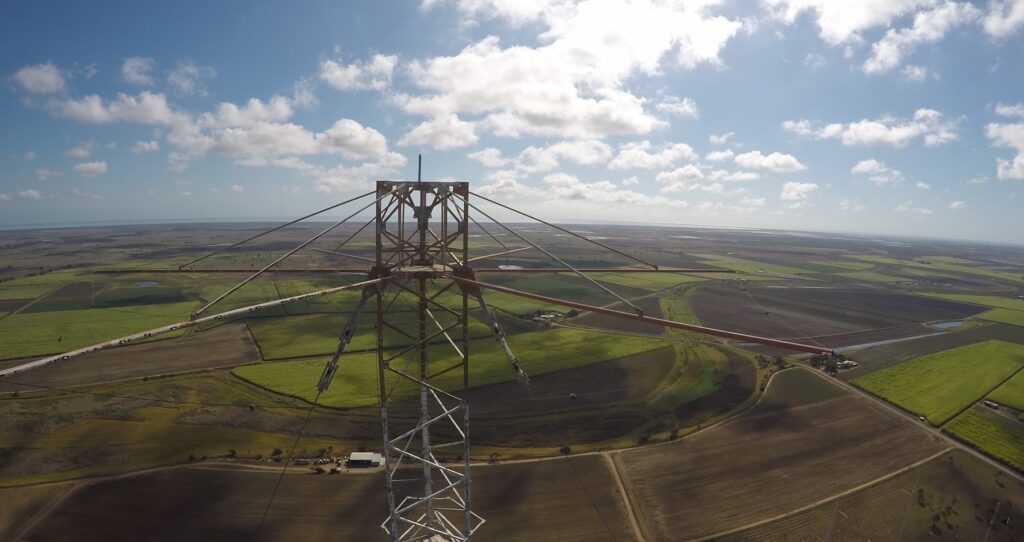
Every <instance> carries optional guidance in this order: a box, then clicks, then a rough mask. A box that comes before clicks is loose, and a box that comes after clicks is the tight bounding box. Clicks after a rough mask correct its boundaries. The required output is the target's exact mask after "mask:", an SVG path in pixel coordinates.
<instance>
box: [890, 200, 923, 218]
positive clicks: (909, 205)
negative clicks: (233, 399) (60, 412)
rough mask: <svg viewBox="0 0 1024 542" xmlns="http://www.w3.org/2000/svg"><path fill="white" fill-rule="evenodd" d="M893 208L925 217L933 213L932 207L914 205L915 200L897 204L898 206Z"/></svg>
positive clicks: (899, 211)
mask: <svg viewBox="0 0 1024 542" xmlns="http://www.w3.org/2000/svg"><path fill="white" fill-rule="evenodd" d="M893 210H894V211H896V212H897V213H906V214H909V215H914V216H917V217H923V216H928V215H930V214H932V210H931V209H928V208H925V207H917V206H915V205H914V202H912V201H907V202H904V203H901V204H899V205H897V206H896V208H895V209H893Z"/></svg>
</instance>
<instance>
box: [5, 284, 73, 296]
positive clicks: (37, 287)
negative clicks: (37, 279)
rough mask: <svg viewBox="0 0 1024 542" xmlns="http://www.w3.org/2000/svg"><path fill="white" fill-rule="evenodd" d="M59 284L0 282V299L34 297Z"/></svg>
mask: <svg viewBox="0 0 1024 542" xmlns="http://www.w3.org/2000/svg"><path fill="white" fill-rule="evenodd" d="M60 286H61V285H60V284H24V285H21V286H17V285H11V283H5V284H0V300H3V299H35V298H37V297H39V296H41V295H43V294H45V293H46V292H49V291H50V290H53V289H54V288H58V287H60Z"/></svg>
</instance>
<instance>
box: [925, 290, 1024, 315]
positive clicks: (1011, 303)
mask: <svg viewBox="0 0 1024 542" xmlns="http://www.w3.org/2000/svg"><path fill="white" fill-rule="evenodd" d="M918 295H923V296H927V297H936V298H939V299H948V300H949V301H960V302H963V303H974V304H975V305H984V306H986V307H993V308H1000V309H1010V310H1015V311H1024V299H1018V298H1012V297H998V296H994V295H971V294H946V293H923V294H918Z"/></svg>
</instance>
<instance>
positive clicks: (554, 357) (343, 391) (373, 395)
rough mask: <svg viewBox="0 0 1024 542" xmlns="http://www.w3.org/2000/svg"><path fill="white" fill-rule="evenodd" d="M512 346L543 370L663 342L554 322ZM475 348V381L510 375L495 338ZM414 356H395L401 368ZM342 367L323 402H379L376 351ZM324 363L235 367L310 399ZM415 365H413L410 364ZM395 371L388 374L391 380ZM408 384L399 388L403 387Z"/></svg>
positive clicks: (529, 365)
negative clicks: (591, 330) (553, 326)
mask: <svg viewBox="0 0 1024 542" xmlns="http://www.w3.org/2000/svg"><path fill="white" fill-rule="evenodd" d="M509 343H510V345H511V346H512V351H513V352H515V354H516V356H517V357H518V358H519V360H520V361H521V362H522V364H523V367H524V368H525V370H526V372H527V373H528V374H530V375H540V374H544V373H549V372H552V371H558V370H561V369H570V368H573V367H579V366H582V365H589V364H591V363H597V362H599V361H607V360H612V359H618V358H621V357H624V356H628V355H631V354H636V353H639V352H645V351H647V350H653V349H655V348H662V347H664V345H665V343H664V342H662V341H659V340H655V339H643V338H636V337H623V336H613V335H607V334H603V333H594V332H589V331H583V330H578V329H570V328H554V329H547V330H543V331H537V332H533V333H526V334H521V335H515V336H513V337H511V338H510V339H509ZM470 351H471V352H472V372H471V375H470V379H471V382H472V385H473V386H483V385H487V384H495V383H498V382H504V381H507V380H510V379H512V372H511V370H510V369H509V368H508V363H507V361H506V359H505V355H504V354H503V353H502V351H501V348H500V347H499V346H498V344H497V342H496V341H495V340H494V339H492V338H486V339H477V340H473V341H471V342H470ZM409 357H410V356H408V355H407V356H403V357H402V358H399V359H398V360H396V361H394V362H392V366H394V367H398V368H401V367H403V366H405V365H406V364H408V363H409V359H408V358H409ZM430 359H431V367H432V368H434V370H436V369H441V368H445V367H448V366H450V365H451V364H453V363H454V362H455V361H456V360H455V359H454V354H453V352H452V350H451V347H450V346H448V345H447V344H443V345H437V346H435V347H432V348H431V358H430ZM341 365H342V367H343V369H339V371H338V376H337V377H336V378H335V380H334V382H333V383H332V384H331V387H330V389H328V391H327V392H326V393H325V394H324V395H323V396H322V397H321V398H320V404H322V405H326V406H333V407H356V406H369V405H374V404H376V403H377V357H376V354H374V353H364V354H353V355H346V356H344V357H343V358H342V360H341ZM323 368H324V360H310V361H288V362H279V363H266V364H261V365H250V366H245V367H238V368H236V369H234V370H233V371H232V372H233V373H234V374H235V375H236V376H238V377H240V378H243V379H245V380H247V381H249V382H252V383H253V384H256V385H258V386H261V387H264V388H267V389H270V390H272V391H276V392H279V393H283V394H285V395H290V396H294V397H299V398H302V399H305V400H307V401H311V400H312V399H313V398H314V397H315V395H316V382H317V379H318V378H319V377H320V373H321V372H322V371H323ZM410 370H411V369H410ZM394 378H395V377H393V376H389V377H388V382H389V385H390V384H391V383H392V382H393V379H394ZM459 378H461V377H459V376H458V375H456V374H455V373H454V372H453V373H447V374H445V375H442V376H440V377H438V378H437V379H436V380H434V381H432V382H436V385H438V386H441V387H442V388H444V387H447V386H453V385H456V384H457V383H458V382H460V381H459ZM404 388H405V386H402V387H400V388H399V393H400V394H401V392H402V391H403V389H404Z"/></svg>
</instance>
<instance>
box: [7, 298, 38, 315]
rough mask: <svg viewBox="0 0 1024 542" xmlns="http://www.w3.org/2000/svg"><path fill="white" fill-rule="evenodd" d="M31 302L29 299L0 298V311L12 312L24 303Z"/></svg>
mask: <svg viewBox="0 0 1024 542" xmlns="http://www.w3.org/2000/svg"><path fill="white" fill-rule="evenodd" d="M31 302H32V300H31V299H3V300H0V312H3V313H4V314H7V313H9V312H14V311H16V310H18V309H20V308H21V307H23V306H24V305H25V304H27V303H31Z"/></svg>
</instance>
